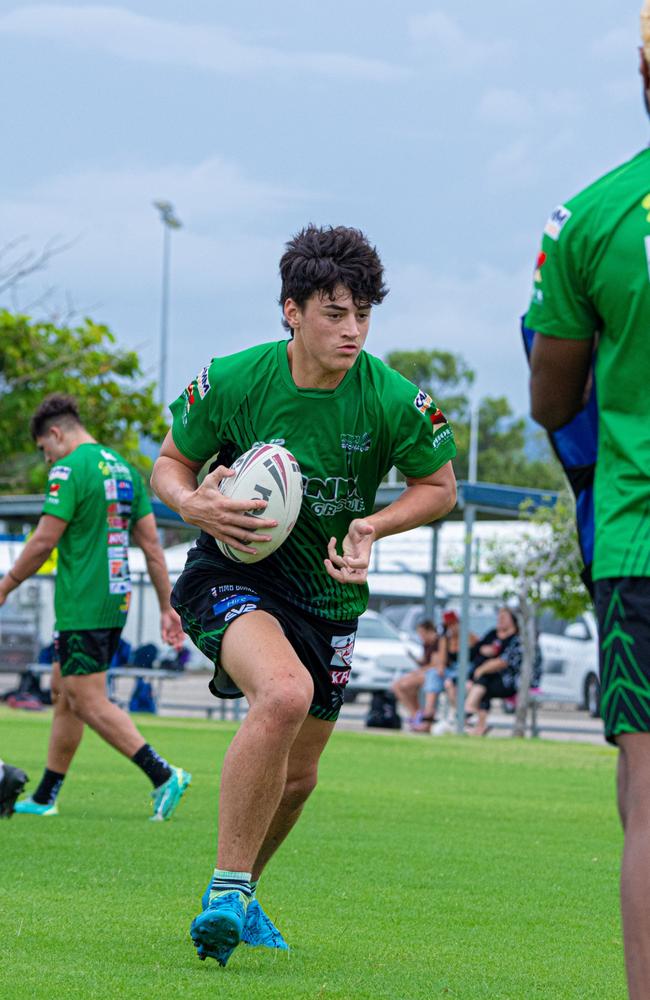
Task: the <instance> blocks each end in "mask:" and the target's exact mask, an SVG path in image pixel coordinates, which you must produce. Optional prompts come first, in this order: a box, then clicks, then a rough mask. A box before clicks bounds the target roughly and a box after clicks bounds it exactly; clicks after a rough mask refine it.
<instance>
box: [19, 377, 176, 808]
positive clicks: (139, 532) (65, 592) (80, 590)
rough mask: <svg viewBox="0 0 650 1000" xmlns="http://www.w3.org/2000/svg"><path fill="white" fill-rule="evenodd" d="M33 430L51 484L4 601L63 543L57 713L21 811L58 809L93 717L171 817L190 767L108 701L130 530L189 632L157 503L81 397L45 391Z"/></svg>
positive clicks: (123, 609) (169, 624) (170, 634)
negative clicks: (105, 438) (103, 436)
mask: <svg viewBox="0 0 650 1000" xmlns="http://www.w3.org/2000/svg"><path fill="white" fill-rule="evenodd" d="M31 431H32V436H33V438H34V441H35V442H36V444H37V446H38V448H39V450H40V451H42V452H43V455H44V457H45V460H46V462H47V463H48V465H50V466H51V469H50V473H49V478H48V491H47V496H46V498H45V503H44V505H43V514H42V516H41V519H40V521H39V522H38V526H37V528H36V531H35V532H34V534H33V535H32V537H31V538H30V539H29V541H28V542H27V543H26V544H25V547H24V548H23V551H22V553H21V554H20V556H19V558H18V559H17V560H16V562H15V564H14V565H13V567H12V568H11V569H10V570H9V572H8V573H7V574H6V575H5V576H4V577H3V578H2V580H0V605H2V604H4V602H5V601H6V599H7V596H8V595H9V594H10V593H11V591H12V590H15V589H16V587H19V586H20V584H21V583H23V582H24V581H25V580H26V579H27V578H28V577H30V576H32V574H34V573H36V572H37V570H38V569H39V568H40V567H41V566H42V565H43V563H44V562H45V561H46V560H47V559H48V558H49V557H50V554H51V553H52V551H53V549H55V548H56V547H57V546H58V552H59V559H58V566H57V576H56V592H55V609H56V629H57V636H56V639H55V647H56V652H55V662H54V664H53V669H52V696H53V701H54V718H53V720H52V731H51V734H50V743H49V748H48V754H47V766H46V768H45V771H44V773H43V777H42V778H41V781H40V783H39V785H38V787H37V788H36V790H35V791H34V793H33V795H32V796H31V797H30V798H28V799H26V800H24V801H22V802H18V803H17V805H16V810H15V811H16V812H17V813H24V814H32V815H37V816H55V815H57V813H58V807H57V804H56V799H57V796H58V794H59V791H60V789H61V785H62V784H63V781H64V779H65V776H66V774H67V772H68V768H69V766H70V764H71V762H72V758H73V757H74V755H75V753H76V750H77V747H78V746H79V743H80V742H81V737H82V735H83V728H84V723H86V724H87V725H89V726H90V727H91V729H94V730H95V732H96V733H98V734H99V735H100V736H101V737H102V738H103V739H104V740H106V742H107V743H110V745H111V746H113V747H115V749H116V750H119V751H120V753H123V754H124V755H125V756H126V757H129V758H130V760H132V761H133V762H134V764H137V765H138V767H140V768H141V769H142V770H143V771H144V772H145V774H146V775H147V777H148V778H149V779H150V781H151V783H152V785H153V792H152V793H151V795H152V800H153V816H152V819H160V820H162V819H169V817H170V816H171V815H172V813H173V812H174V809H175V808H176V806H177V804H178V802H179V800H180V798H181V796H182V794H183V792H184V791H185V789H186V788H187V786H188V784H189V782H190V775H189V774H188V773H187V772H186V771H183V770H182V768H179V767H173V766H172V765H171V764H168V763H167V761H166V760H164V759H163V758H162V757H160V756H159V755H158V754H157V753H156V751H155V750H154V749H153V747H151V746H150V745H149V744H148V743H147V742H146V740H145V739H144V737H143V736H141V734H140V733H139V732H138V730H137V729H136V727H135V725H134V723H133V720H132V719H131V718H130V716H129V715H127V713H126V712H123V711H122V709H121V708H119V707H118V706H117V705H115V704H113V702H111V701H109V699H108V696H107V693H106V677H105V672H106V670H107V669H108V666H109V664H110V662H111V659H112V658H113V654H114V653H115V650H116V649H117V645H118V643H119V640H120V634H121V632H122V629H123V627H124V624H125V622H126V616H127V611H128V607H129V600H130V596H131V580H130V576H129V563H128V545H129V536H130V538H131V540H132V541H133V542H134V543H135V544H136V545H139V546H140V547H141V549H142V550H143V552H144V555H145V559H146V562H147V569H148V571H149V576H150V577H151V581H152V583H153V585H154V588H155V590H156V594H157V596H158V602H159V604H160V620H161V634H162V637H163V640H164V641H165V642H168V643H169V644H170V645H173V646H174V647H176V648H180V646H181V645H182V642H183V632H182V629H181V625H180V620H179V618H178V615H177V614H176V612H175V611H173V610H172V608H171V606H170V603H169V595H170V591H171V585H170V582H169V576H168V574H167V567H166V565H165V557H164V554H163V551H162V548H161V546H160V542H159V541H158V535H157V533H156V522H155V519H154V516H153V514H152V512H151V504H150V502H149V499H148V497H147V494H146V492H145V490H144V486H143V483H142V479H141V478H140V476H139V474H138V473H137V472H136V471H135V469H133V468H132V467H131V466H130V465H129V464H128V463H127V462H125V460H124V459H123V458H122V457H121V456H120V455H118V453H117V452H116V451H114V450H113V449H112V448H106V447H104V446H103V445H101V444H98V442H97V441H95V439H94V438H93V437H92V436H91V435H90V434H89V433H88V431H87V430H86V429H85V427H84V426H83V424H82V423H81V420H80V418H79V412H78V410H77V405H76V403H75V401H74V399H72V397H70V396H62V395H52V396H49V397H48V398H47V399H45V400H44V401H43V403H42V404H41V405H40V407H39V408H38V410H37V411H36V413H35V414H34V416H33V418H32V422H31Z"/></svg>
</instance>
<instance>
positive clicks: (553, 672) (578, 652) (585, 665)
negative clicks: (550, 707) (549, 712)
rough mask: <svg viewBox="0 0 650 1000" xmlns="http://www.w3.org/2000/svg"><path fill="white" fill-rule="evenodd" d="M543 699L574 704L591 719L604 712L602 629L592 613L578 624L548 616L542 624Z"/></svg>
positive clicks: (540, 632) (586, 614)
mask: <svg viewBox="0 0 650 1000" xmlns="http://www.w3.org/2000/svg"><path fill="white" fill-rule="evenodd" d="M539 645H540V649H541V651H542V685H541V689H542V695H543V697H545V698H548V699H553V697H558V698H559V699H560V700H562V701H573V702H575V704H576V705H578V707H580V708H586V709H587V711H588V712H589V714H590V715H592V716H594V717H595V716H597V715H598V714H599V712H600V683H599V680H598V629H597V626H596V619H595V617H594V615H593V613H592V612H591V611H587V612H585V614H584V615H581V616H580V618H577V619H575V620H574V621H565V620H563V619H561V618H556V617H555V616H554V615H553V614H551V613H550V612H545V613H544V614H542V615H541V617H540V620H539Z"/></svg>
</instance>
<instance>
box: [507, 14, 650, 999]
mask: <svg viewBox="0 0 650 1000" xmlns="http://www.w3.org/2000/svg"><path fill="white" fill-rule="evenodd" d="M641 25H642V36H643V48H642V49H641V77H642V80H643V94H644V99H645V106H646V109H647V110H648V112H649V113H650V0H646V3H645V4H644V8H643V12H642V15H641ZM526 325H527V326H528V327H529V328H530V329H532V330H535V331H536V335H535V341H534V345H533V351H532V356H531V371H532V375H531V402H532V414H533V417H534V418H535V420H537V421H538V422H539V423H540V424H542V425H543V426H544V427H546V428H547V429H548V430H555V429H557V428H558V427H561V426H563V425H564V424H565V423H567V422H568V421H569V420H570V419H571V418H572V417H573V416H574V415H575V414H576V413H577V411H578V410H579V409H580V407H581V405H582V401H583V399H584V398H585V394H586V388H587V386H588V382H589V373H590V370H591V366H592V361H593V358H594V350H595V349H596V354H595V380H596V387H597V398H598V458H597V462H596V472H595V483H594V502H595V549H594V561H593V570H592V574H593V579H594V592H595V605H596V613H597V616H598V626H599V633H600V679H601V714H602V716H603V720H604V723H605V735H606V737H607V739H608V740H609V741H610V742H611V743H613V744H615V745H616V746H617V747H618V749H619V755H618V806H619V812H620V817H621V821H622V824H623V829H624V834H625V846H624V851H623V864H622V872H621V903H622V914H623V938H624V946H625V963H626V970H627V978H628V988H629V995H630V997H631V998H632V1000H648V997H650V904H649V900H650V795H649V794H648V793H649V790H650V393H649V392H648V373H649V372H650V343H649V340H648V337H649V335H650V150H648V149H644V150H643V151H642V152H641V153H639V154H638V155H637V156H635V157H634V158H633V159H632V160H630V161H628V162H627V163H624V164H622V165H621V166H619V167H617V168H616V169H615V170H613V171H611V172H610V173H608V174H606V175H605V176H604V177H601V178H600V179H599V180H597V181H596V182H595V183H593V184H591V185H590V186H589V187H587V188H585V189H584V190H583V191H581V192H580V194H578V195H576V196H575V197H574V198H572V199H571V200H570V201H568V202H566V204H565V205H560V206H559V207H558V208H556V209H555V211H554V212H553V214H552V215H551V217H550V219H549V221H548V222H547V224H546V228H545V230H544V237H543V241H542V250H541V253H540V255H539V257H538V260H537V267H536V272H535V287H534V291H533V298H532V302H531V305H530V309H529V311H528V314H527V317H526Z"/></svg>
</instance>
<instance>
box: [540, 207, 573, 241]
mask: <svg viewBox="0 0 650 1000" xmlns="http://www.w3.org/2000/svg"><path fill="white" fill-rule="evenodd" d="M570 218H571V212H570V211H569V209H568V208H567V207H566V206H565V205H558V206H557V208H554V209H553V211H552V212H551V214H550V216H549V219H548V222H547V223H546V225H545V226H544V232H545V233H546V235H547V236H550V237H551V239H552V240H556V241H557V240H559V238H560V233H561V232H562V230H563V229H564V227H565V226H566V224H567V222H568V221H569V219H570Z"/></svg>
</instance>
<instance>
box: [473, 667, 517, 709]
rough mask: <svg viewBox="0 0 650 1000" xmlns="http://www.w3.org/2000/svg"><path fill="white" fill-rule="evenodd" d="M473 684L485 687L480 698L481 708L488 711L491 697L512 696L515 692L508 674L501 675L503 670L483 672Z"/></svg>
mask: <svg viewBox="0 0 650 1000" xmlns="http://www.w3.org/2000/svg"><path fill="white" fill-rule="evenodd" d="M474 683H475V684H480V685H481V687H484V688H485V694H484V695H483V697H482V698H481V705H480V707H481V708H484V709H485V710H486V711H488V712H489V710H490V703H491V701H492V699H493V698H512V696H513V695H515V694H517V688H516V686H515V684H514V682H513V680H512V678H511V677H510V676H506V677H504V676H503V672H500V673H497V674H483V675H482V676H481V677H479V678H478V680H475V681H474Z"/></svg>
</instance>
